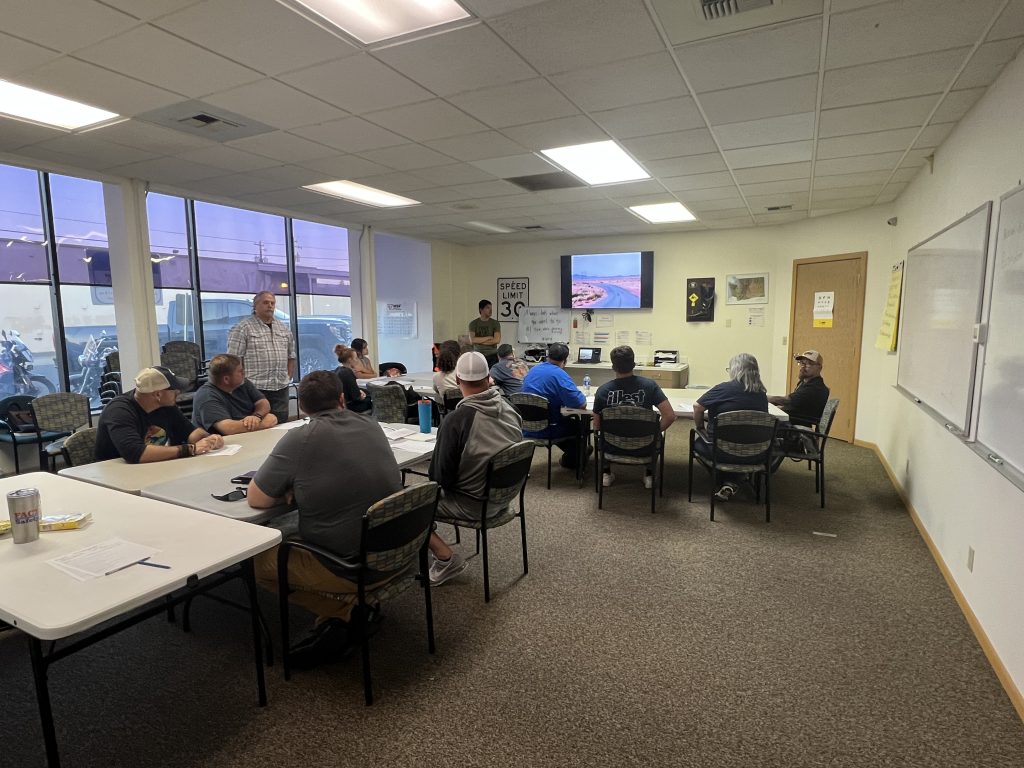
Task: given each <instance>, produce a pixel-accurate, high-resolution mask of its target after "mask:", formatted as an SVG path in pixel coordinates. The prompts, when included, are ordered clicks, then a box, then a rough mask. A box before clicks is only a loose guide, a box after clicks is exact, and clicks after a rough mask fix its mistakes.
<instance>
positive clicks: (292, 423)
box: [271, 418, 309, 429]
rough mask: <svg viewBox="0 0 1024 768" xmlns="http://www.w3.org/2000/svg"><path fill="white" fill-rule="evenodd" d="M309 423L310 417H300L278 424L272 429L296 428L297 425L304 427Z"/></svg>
mask: <svg viewBox="0 0 1024 768" xmlns="http://www.w3.org/2000/svg"><path fill="white" fill-rule="evenodd" d="M308 423H309V419H308V418H305V419H298V420H297V421H286V422H285V423H284V424H278V425H277V426H276V427H271V429H295V428H296V427H304V426H306V425H307V424H308Z"/></svg>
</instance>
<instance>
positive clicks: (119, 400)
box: [96, 365, 224, 464]
mask: <svg viewBox="0 0 1024 768" xmlns="http://www.w3.org/2000/svg"><path fill="white" fill-rule="evenodd" d="M184 387H185V382H183V381H182V380H181V379H179V378H178V377H177V376H175V375H174V374H173V373H171V371H170V370H168V369H167V368H164V367H163V366H161V365H158V366H155V367H153V368H143V369H142V370H141V371H139V375H138V376H136V377H135V389H133V390H130V391H128V392H125V393H124V394H123V395H118V396H117V397H115V398H114V399H113V400H111V401H110V402H109V403H107V405H106V407H105V408H104V409H103V413H101V414H100V421H99V424H98V425H97V427H96V460H97V461H103V460H105V459H116V458H118V457H120V458H122V459H124V460H125V461H127V462H128V463H129V464H140V463H148V462H151V461H166V460H168V459H183V458H187V457H189V456H195V455H196V454H202V453H209V452H210V451H213V450H216V449H217V448H220V447H221V446H223V445H224V438H222V437H221V436H220V435H211V434H210V433H208V432H207V431H206V430H205V429H201V428H197V427H194V426H193V425H192V422H190V421H189V420H188V419H187V418H185V414H183V413H182V412H181V411H180V410H179V409H178V406H177V405H176V398H177V397H178V392H180V391H181V390H182V389H183V388H184Z"/></svg>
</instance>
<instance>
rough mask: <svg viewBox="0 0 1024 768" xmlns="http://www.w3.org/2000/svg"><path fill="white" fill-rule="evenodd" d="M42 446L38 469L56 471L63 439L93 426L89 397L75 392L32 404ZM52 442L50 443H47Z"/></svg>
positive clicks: (31, 410)
mask: <svg viewBox="0 0 1024 768" xmlns="http://www.w3.org/2000/svg"><path fill="white" fill-rule="evenodd" d="M29 410H30V412H31V413H32V419H33V420H34V421H35V428H36V435H37V436H38V443H39V469H43V468H44V467H45V468H47V469H49V470H50V471H54V470H55V469H56V467H57V457H58V456H61V455H62V451H63V449H64V438H66V437H68V436H69V435H70V434H71V433H72V432H74V431H75V430H77V429H78V428H79V427H84V426H90V427H91V426H92V410H91V409H90V407H89V396H88V395H82V394H78V393H76V392H55V393H53V394H51V395H42V396H41V397H37V398H36V399H35V400H33V401H32V402H31V403H29ZM48 440H49V441H50V442H47V441H48Z"/></svg>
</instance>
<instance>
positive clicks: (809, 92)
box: [698, 75, 818, 125]
mask: <svg viewBox="0 0 1024 768" xmlns="http://www.w3.org/2000/svg"><path fill="white" fill-rule="evenodd" d="M817 93H818V76H817V75H801V76H800V77H788V78H786V79H784V80H772V81H771V82H767V83H757V84H756V85H744V86H741V87H739V88H728V89H726V90H723V91H710V92H708V93H702V94H701V95H700V97H699V98H698V101H699V102H700V104H701V106H702V107H703V108H704V113H705V114H706V115H707V116H708V120H710V121H711V124H712V125H722V124H724V123H736V122H743V121H747V120H757V119H760V118H763V117H779V116H781V115H792V114H796V113H799V112H813V111H814V107H815V102H816V99H817Z"/></svg>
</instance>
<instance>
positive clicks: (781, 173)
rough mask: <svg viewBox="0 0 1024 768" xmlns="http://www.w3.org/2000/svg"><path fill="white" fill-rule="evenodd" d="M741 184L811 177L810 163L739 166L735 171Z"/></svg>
mask: <svg viewBox="0 0 1024 768" xmlns="http://www.w3.org/2000/svg"><path fill="white" fill-rule="evenodd" d="M733 173H734V174H735V176H736V181H738V182H739V183H740V184H757V183H759V182H762V181H781V180H783V179H809V178H810V177H811V164H810V163H780V164H779V165H765V166H761V167H759V168H738V169H736V170H735V171H734V172H733Z"/></svg>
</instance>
